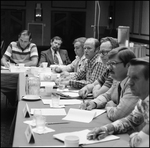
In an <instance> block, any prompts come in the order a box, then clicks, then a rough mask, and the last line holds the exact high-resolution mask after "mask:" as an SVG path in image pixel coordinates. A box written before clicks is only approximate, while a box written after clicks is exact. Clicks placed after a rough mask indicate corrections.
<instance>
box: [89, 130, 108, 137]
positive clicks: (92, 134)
mask: <svg viewBox="0 0 150 148" xmlns="http://www.w3.org/2000/svg"><path fill="white" fill-rule="evenodd" d="M105 133H106V132H104V131H103V132H100V133H98V134H97V136H99V135H101V134H105ZM88 136H94V133H91V134H88Z"/></svg>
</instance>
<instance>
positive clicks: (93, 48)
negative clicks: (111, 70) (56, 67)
mask: <svg viewBox="0 0 150 148" xmlns="http://www.w3.org/2000/svg"><path fill="white" fill-rule="evenodd" d="M99 45H100V43H99V41H98V40H97V39H95V38H88V39H86V41H85V43H84V55H85V57H86V58H87V60H86V63H85V65H84V67H83V69H82V70H80V71H79V72H77V73H75V76H74V77H73V78H72V79H71V80H69V81H68V80H64V81H63V82H62V83H64V84H65V85H70V86H71V87H74V88H78V89H80V88H82V87H84V86H85V85H87V84H89V83H93V82H94V81H95V80H96V79H97V78H98V77H99V75H102V73H103V71H104V70H105V69H106V66H104V65H103V63H102V60H101V58H100V55H99Z"/></svg>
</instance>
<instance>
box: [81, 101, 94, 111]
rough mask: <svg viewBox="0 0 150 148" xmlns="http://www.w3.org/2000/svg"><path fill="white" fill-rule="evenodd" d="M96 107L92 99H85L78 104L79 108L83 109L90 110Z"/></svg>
mask: <svg viewBox="0 0 150 148" xmlns="http://www.w3.org/2000/svg"><path fill="white" fill-rule="evenodd" d="M94 108H96V104H95V103H94V102H93V101H85V102H84V103H81V104H80V106H79V109H84V110H92V109H94Z"/></svg>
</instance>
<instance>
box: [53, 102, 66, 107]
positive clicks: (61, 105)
mask: <svg viewBox="0 0 150 148" xmlns="http://www.w3.org/2000/svg"><path fill="white" fill-rule="evenodd" d="M50 107H52V108H63V107H65V105H63V104H60V105H59V106H53V104H52V102H51V103H50Z"/></svg>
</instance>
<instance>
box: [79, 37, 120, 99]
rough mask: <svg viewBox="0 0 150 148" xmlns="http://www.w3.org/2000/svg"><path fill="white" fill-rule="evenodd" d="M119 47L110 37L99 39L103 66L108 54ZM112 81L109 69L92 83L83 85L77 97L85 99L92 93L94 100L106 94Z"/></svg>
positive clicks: (115, 40)
mask: <svg viewBox="0 0 150 148" xmlns="http://www.w3.org/2000/svg"><path fill="white" fill-rule="evenodd" d="M117 47H119V44H118V41H117V39H115V38H112V37H105V38H102V39H101V45H100V56H101V59H102V61H103V64H104V65H106V62H108V53H109V51H111V50H112V49H114V48H117ZM112 82H113V79H112V78H111V76H110V74H109V68H107V69H106V70H105V71H104V72H103V74H102V75H100V77H99V78H98V79H97V80H95V81H94V82H93V83H91V84H88V85H85V86H84V87H83V88H82V89H80V90H79V95H80V96H81V97H82V98H85V97H87V95H88V94H89V93H91V92H92V94H93V97H94V98H96V97H97V96H98V95H100V94H102V93H104V92H106V91H107V90H108V89H109V88H110V87H111V85H112Z"/></svg>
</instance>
